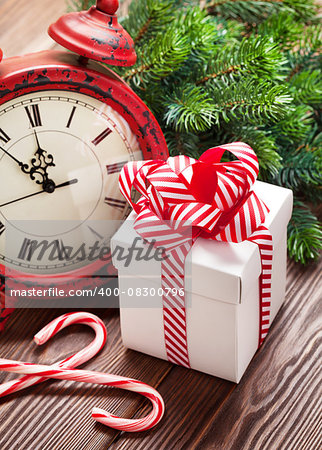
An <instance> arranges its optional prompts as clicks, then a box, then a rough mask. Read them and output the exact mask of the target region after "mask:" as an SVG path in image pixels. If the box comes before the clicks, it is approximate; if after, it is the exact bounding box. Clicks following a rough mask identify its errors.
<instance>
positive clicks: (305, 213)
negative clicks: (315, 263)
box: [287, 200, 322, 264]
mask: <svg viewBox="0 0 322 450" xmlns="http://www.w3.org/2000/svg"><path fill="white" fill-rule="evenodd" d="M287 248H288V252H289V255H290V257H291V258H294V259H295V261H297V262H301V263H302V264H306V263H307V262H309V261H310V260H312V259H317V258H318V257H319V254H320V251H321V250H322V229H321V226H320V225H319V223H318V220H317V218H316V217H315V216H314V215H313V214H312V212H311V211H310V209H309V208H308V207H307V206H306V205H305V204H304V203H303V202H301V201H299V200H295V201H294V210H293V215H292V218H291V221H290V223H289V225H288V242H287Z"/></svg>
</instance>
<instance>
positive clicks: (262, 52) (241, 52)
mask: <svg viewBox="0 0 322 450" xmlns="http://www.w3.org/2000/svg"><path fill="white" fill-rule="evenodd" d="M284 64H286V59H285V57H284V56H283V54H282V53H281V52H280V50H279V48H278V45H277V44H276V43H274V42H272V41H271V40H270V39H269V38H268V37H249V38H244V39H242V41H241V42H240V43H239V42H238V43H234V45H232V46H229V45H228V46H222V47H221V48H219V49H218V50H217V51H215V52H214V53H213V55H212V57H211V59H210V60H209V61H208V63H207V65H206V66H205V67H204V68H203V73H202V76H200V74H198V75H199V79H197V81H196V84H197V85H201V84H205V83H207V82H208V81H212V80H216V79H219V80H224V81H226V82H228V81H229V79H232V77H234V76H236V75H237V76H239V75H242V74H243V75H245V74H252V75H254V76H257V77H258V78H260V77H263V78H268V79H272V78H276V77H277V76H278V75H279V74H280V72H281V70H282V66H283V65H284Z"/></svg>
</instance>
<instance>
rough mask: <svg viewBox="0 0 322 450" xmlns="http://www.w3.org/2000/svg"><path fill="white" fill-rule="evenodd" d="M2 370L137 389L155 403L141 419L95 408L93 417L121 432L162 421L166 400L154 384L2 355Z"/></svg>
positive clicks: (145, 428) (146, 426) (137, 429)
mask: <svg viewBox="0 0 322 450" xmlns="http://www.w3.org/2000/svg"><path fill="white" fill-rule="evenodd" d="M0 370H4V371H5V372H14V373H20V374H32V375H38V376H40V377H45V378H55V379H57V380H71V381H79V382H84V383H93V384H101V385H104V386H110V387H116V388H119V389H125V390H127V391H132V392H137V393H138V394H141V395H143V396H144V397H146V398H148V399H149V400H150V401H151V403H152V406H153V408H152V411H151V412H150V414H148V415H147V416H146V417H143V418H142V419H123V418H121V417H117V416H114V415H112V414H110V413H108V412H107V411H104V410H103V409H100V408H93V410H92V417H93V419H95V420H96V421H97V422H101V423H103V424H104V425H107V426H109V427H112V428H115V429H117V430H122V431H144V430H148V429H149V428H152V427H154V426H155V425H157V423H159V422H160V420H161V419H162V416H163V414H164V409H165V408H164V402H163V399H162V397H161V395H160V394H159V393H158V392H157V391H156V390H155V389H153V388H152V387H151V386H149V385H147V384H145V383H142V382H141V381H138V380H134V379H132V378H125V377H120V376H118V375H112V374H109V373H99V372H93V371H89V370H77V369H72V370H70V369H58V368H57V369H56V368H54V367H50V366H44V365H37V364H30V363H24V362H20V361H12V360H9V359H1V358H0Z"/></svg>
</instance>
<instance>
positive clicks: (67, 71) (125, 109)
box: [0, 51, 168, 300]
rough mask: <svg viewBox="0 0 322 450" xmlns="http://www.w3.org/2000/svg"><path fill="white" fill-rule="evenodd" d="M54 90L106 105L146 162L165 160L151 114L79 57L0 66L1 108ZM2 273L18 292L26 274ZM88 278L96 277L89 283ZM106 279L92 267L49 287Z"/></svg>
mask: <svg viewBox="0 0 322 450" xmlns="http://www.w3.org/2000/svg"><path fill="white" fill-rule="evenodd" d="M58 89H59V90H69V91H73V92H79V93H82V94H85V95H88V96H91V97H94V98H97V99H98V100H100V101H102V102H104V103H106V104H107V105H110V106H111V107H112V108H113V109H114V110H116V111H117V112H118V113H119V114H121V115H122V116H123V117H124V118H125V119H126V121H127V122H128V124H129V126H130V128H131V129H132V131H133V132H134V133H135V135H136V136H137V138H138V141H139V145H140V148H141V150H142V153H143V157H144V158H145V159H162V160H164V159H166V158H167V157H168V149H167V145H166V142H165V139H164V136H163V133H162V131H161V129H160V126H159V124H158V123H157V121H156V119H155V117H154V116H153V114H152V113H151V111H150V110H149V109H148V108H147V106H146V105H145V104H144V103H143V102H142V100H140V98H139V97H138V96H137V95H136V94H135V93H134V92H133V91H132V90H131V89H130V87H129V86H128V85H127V84H126V83H125V82H124V81H123V80H122V79H121V78H119V77H118V76H117V75H116V74H114V73H113V72H112V71H110V70H109V69H107V68H105V67H104V66H102V65H101V64H98V63H95V62H89V63H88V64H86V65H82V63H81V62H80V58H79V57H78V56H77V55H75V54H70V53H67V52H59V51H46V52H40V53H36V54H31V55H26V56H24V57H15V58H9V59H4V60H3V61H2V62H1V64H0V105H1V104H4V103H5V102H7V101H9V100H11V99H13V98H17V97H20V96H23V95H25V94H28V93H31V92H38V91H46V90H58ZM4 273H5V275H6V278H7V279H9V281H7V286H8V284H9V283H11V284H12V288H16V289H18V288H19V287H22V285H21V282H20V284H19V282H18V285H17V284H15V281H14V280H15V279H20V280H21V277H22V276H24V274H22V273H20V272H16V271H14V270H9V269H7V268H5V267H4V266H3V265H0V276H1V275H3V274H4ZM89 274H90V275H97V274H99V275H100V277H99V278H92V279H91V280H89V278H87V277H88V276H89ZM110 274H114V275H115V271H114V269H113V266H112V265H111V264H110V263H108V264H107V265H106V262H102V261H96V262H95V263H94V264H92V265H90V266H88V267H87V268H86V274H85V275H84V269H82V270H75V271H71V272H67V273H64V274H62V275H60V274H59V275H56V276H54V277H51V281H50V282H49V284H48V286H49V287H51V286H57V285H59V286H60V287H61V286H62V287H63V288H64V289H67V288H68V289H70V288H71V289H73V288H75V287H76V288H77V289H79V288H84V287H90V286H94V285H95V286H97V285H102V284H104V283H106V278H105V279H104V276H105V277H106V276H109V275H110ZM25 276H26V279H28V280H33V285H34V286H35V285H37V280H39V282H41V285H44V284H46V276H39V275H37V276H32V275H30V274H26V275H25ZM84 278H86V279H84ZM47 279H48V277H47ZM53 280H54V281H55V283H53V282H52V281H53ZM75 280H77V281H75ZM89 285H90V286H89ZM14 286H16V287H14ZM17 286H18V287H17ZM2 296H3V294H2ZM1 300H3V299H1Z"/></svg>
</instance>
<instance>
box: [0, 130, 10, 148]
mask: <svg viewBox="0 0 322 450" xmlns="http://www.w3.org/2000/svg"><path fill="white" fill-rule="evenodd" d="M0 141H2V142H4V143H5V144H7V143H8V142H9V141H10V137H9V136H8V135H7V133H6V132H5V131H3V129H2V128H0Z"/></svg>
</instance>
